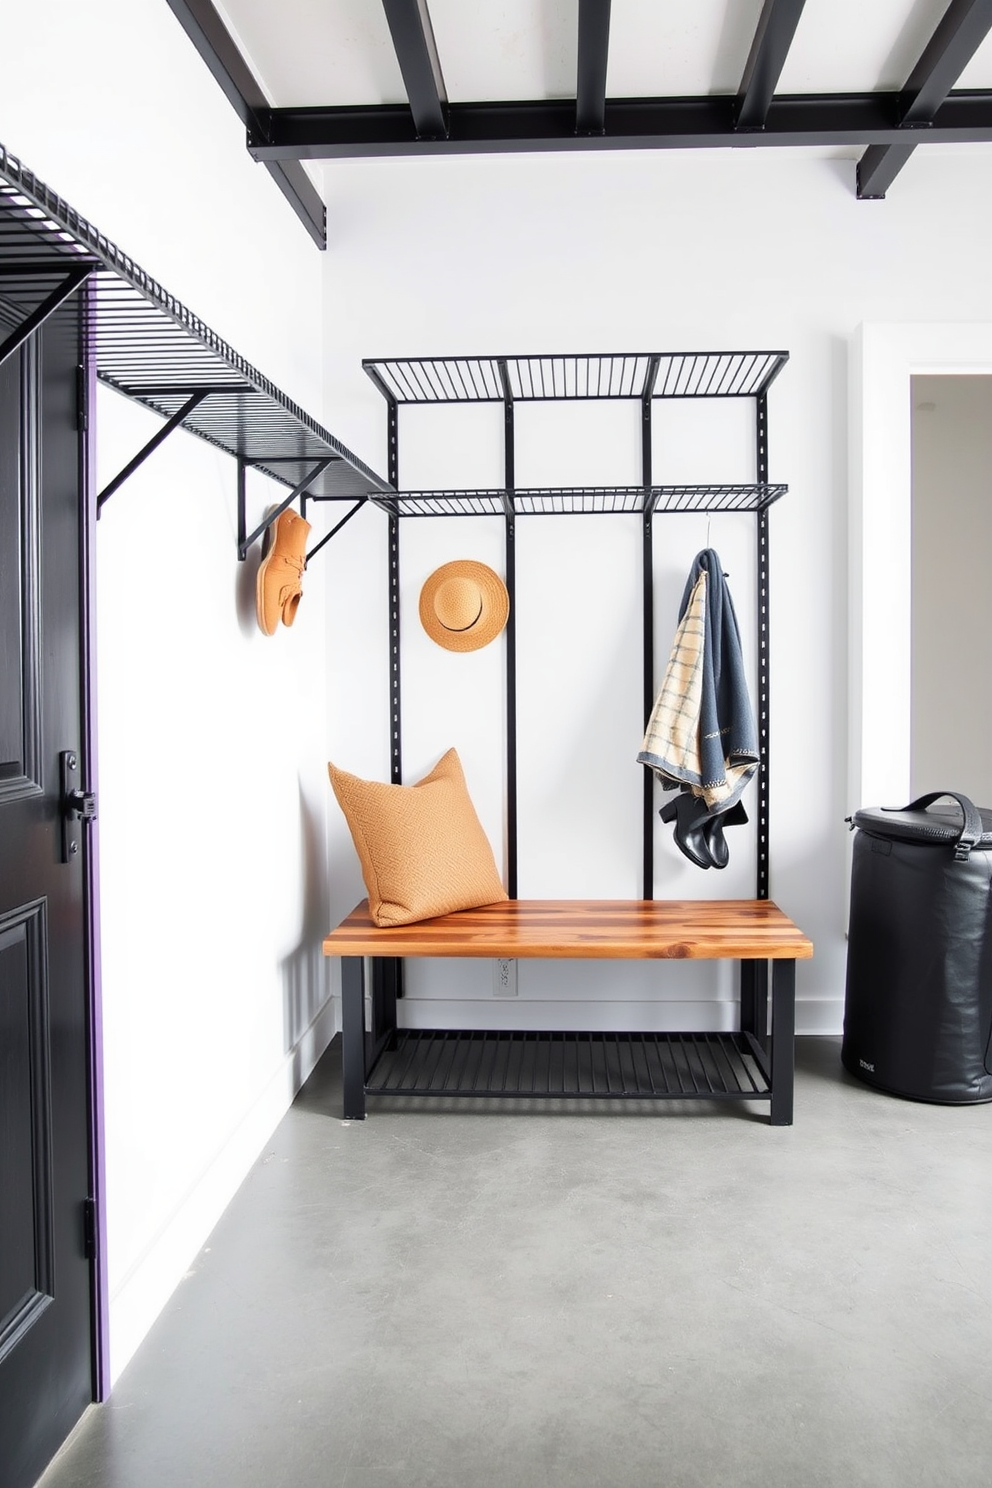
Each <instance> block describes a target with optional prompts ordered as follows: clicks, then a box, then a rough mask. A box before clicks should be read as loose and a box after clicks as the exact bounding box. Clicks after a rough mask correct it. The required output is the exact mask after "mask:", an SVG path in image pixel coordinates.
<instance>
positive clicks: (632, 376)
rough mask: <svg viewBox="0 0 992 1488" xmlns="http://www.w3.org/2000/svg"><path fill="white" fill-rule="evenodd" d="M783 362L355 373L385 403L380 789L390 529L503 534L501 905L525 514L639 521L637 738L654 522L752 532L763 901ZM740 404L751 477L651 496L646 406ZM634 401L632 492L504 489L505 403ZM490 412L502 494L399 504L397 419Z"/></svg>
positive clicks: (571, 361)
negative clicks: (680, 517) (774, 457)
mask: <svg viewBox="0 0 992 1488" xmlns="http://www.w3.org/2000/svg"><path fill="white" fill-rule="evenodd" d="M788 355H789V354H788V352H784V351H743V352H626V353H615V354H607V355H598V354H574V353H573V354H569V355H561V354H555V355H550V356H496V357H405V358H367V359H366V360H365V361H363V363H362V366H363V368H364V369H365V371H366V373H367V374H368V376H369V377H370V378H371V380H372V382H373V383H374V385H375V386H376V388H378V390H379V392H380V393H381V394H382V396H383V397H384V398H385V400H386V408H387V419H388V436H387V448H388V459H389V477H390V485H391V487H392V489H391V490H389V491H380V492H377V493H375V494H373V495H371V496H370V497H369V500H370V501H371V502H372V504H374V505H376V506H379V507H381V508H382V509H383V510H384V511H386V512H387V513H388V515H389V574H390V591H389V606H390V615H389V620H390V659H389V715H390V720H391V722H390V728H391V737H390V750H391V754H390V758H391V779H392V781H393V783H394V784H398V783H400V782H401V781H402V778H403V772H402V753H401V698H400V687H401V665H400V644H399V637H400V614H399V554H400V535H399V534H400V522H401V520H403V519H409V518H411V517H437V516H445V517H453V516H454V517H471V516H498V517H502V518H503V520H504V524H505V575H504V582H505V584H506V588H507V592H508V595H509V599H510V612H509V619H508V621H507V626H506V632H505V635H506V699H505V703H506V813H507V819H506V856H507V866H506V872H507V893H508V894H509V896H510V898H511V899H515V898H516V897H517V701H516V640H517V637H516V523H517V518H518V517H526V516H531V515H542V516H547V515H603V516H605V515H615V514H617V513H626V514H633V515H637V516H639V517H640V518H641V524H642V526H641V531H642V546H641V589H642V615H643V630H642V636H643V705H644V723H645V726H646V725H647V722H648V719H649V717H650V714H651V710H652V707H653V705H654V699H655V687H656V682H655V675H654V670H655V669H654V578H653V574H654V553H653V522H654V518H655V516H656V515H662V514H664V515H668V514H672V513H686V512H731V511H733V512H748V513H753V514H754V515H755V517H756V521H757V564H756V569H757V572H756V585H757V593H756V618H757V636H756V643H757V709H756V713H757V719H756V722H757V727H758V751H759V760H760V765H759V769H758V786H757V795H758V804H757V822H756V829H755V830H756V874H755V877H756V890H755V897H756V898H758V899H767V898H768V896H769V857H768V842H769V812H768V806H769V771H770V726H769V716H770V707H769V690H770V675H769V673H770V667H769V645H770V629H769V561H768V560H769V546H768V545H769V527H768V509H769V507H770V506H771V505H772V504H773V503H774V502H775V501H777V500H778V498H779V497H780V496H781V495H783V493H784V492H785V491H787V490H788V487H787V486H784V485H773V484H771V483H770V481H769V478H768V477H769V464H768V390H769V388H770V387H771V385H772V383H773V382H774V381H775V379H776V377H777V376H778V375H779V373H780V372H781V370H782V368H783V367H784V365H785V363H786V361H787V360H788ZM741 397H746V398H751V399H753V401H754V404H755V474H756V476H757V479H756V481H754V482H753V483H751V484H749V485H726V484H724V485H678V486H660V485H654V484H653V469H652V465H653V440H652V416H651V410H652V407H653V404H654V401H655V399H680V398H741ZM563 399H583V400H590V401H605V400H611V401H612V400H616V399H627V400H634V399H637V400H639V401H640V404H641V474H642V484H641V485H640V486H595V487H573V486H563V487H542V488H540V489H529V488H521V487H517V486H516V484H515V463H514V409H515V406H516V404H517V403H518V402H557V401H561V400H563ZM452 403H464V404H468V403H502V405H503V431H504V477H503V482H504V483H503V486H502V487H500V488H498V489H489V490H462V491H459V490H447V491H404V490H401V489H400V483H399V409H400V407H401V406H403V405H406V404H419V405H421V406H424V405H429V404H437V405H448V404H452ZM654 786H655V781H654V775H653V773H652V772H651V771H649V770H645V772H644V790H643V801H642V844H643V860H642V872H643V890H642V897H643V898H645V899H653V898H654V794H655V791H654Z"/></svg>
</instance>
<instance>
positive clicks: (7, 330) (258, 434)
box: [0, 145, 386, 558]
mask: <svg viewBox="0 0 992 1488" xmlns="http://www.w3.org/2000/svg"><path fill="white" fill-rule="evenodd" d="M77 291H80V292H82V293H84V294H85V295H86V297H87V298H86V325H87V356H88V358H89V360H90V361H91V363H92V364H93V366H94V367H95V371H96V376H97V377H98V378H99V380H100V381H101V382H103V383H105V384H106V385H107V386H108V387H112V388H114V389H115V390H116V391H117V392H119V393H122V394H123V395H124V396H125V397H127V398H130V399H132V400H133V401H134V402H137V403H140V404H142V405H143V406H144V407H145V408H147V409H149V410H150V411H151V412H153V413H155V414H158V415H159V417H161V418H163V419H164V420H165V423H164V424H163V426H162V428H161V429H159V430H158V431H157V432H156V433H155V434H154V435H153V436H152V438H151V439H150V440H149V441H148V442H147V443H146V444H145V445H144V446H143V448H142V449H140V450H139V451H138V452H137V454H136V455H135V457H134V458H133V459H132V460H130V461H129V462H128V464H127V465H126V466H125V467H124V469H123V470H122V471H120V473H119V474H118V475H117V476H115V477H114V479H113V480H111V481H110V482H108V484H107V485H106V486H105V487H104V489H103V490H102V491H101V492H100V494H99V496H98V498H97V502H98V510H99V509H100V508H102V507H103V505H104V504H105V503H106V501H107V500H108V499H109V497H110V496H111V495H112V494H113V493H114V492H115V491H116V490H117V489H118V488H119V487H120V486H121V485H122V484H123V483H124V481H125V480H127V478H128V477H129V476H130V475H132V474H133V473H134V471H135V470H137V469H138V467H139V466H140V465H142V464H143V463H144V461H145V460H146V459H147V458H148V456H149V455H150V454H152V453H153V451H154V450H156V449H157V448H158V446H159V445H160V444H161V443H162V442H163V441H164V440H165V439H167V438H168V436H169V435H170V434H171V433H172V432H173V431H174V430H175V429H178V428H183V429H185V430H186V431H187V432H188V433H190V434H195V435H197V437H198V438H200V439H204V440H206V441H207V443H209V444H212V445H214V446H215V447H216V448H217V449H221V450H224V451H225V452H226V453H227V454H230V455H233V456H234V457H235V459H236V460H237V462H238V516H239V533H238V556H239V558H244V557H245V555H246V553H247V551H248V549H249V547H250V546H251V544H252V543H253V542H254V541H255V540H256V539H257V538H258V537H260V536H261V534H262V533H263V532H264V531H265V528H266V527H267V526H268V525H269V524H270V523H271V522H272V521H274V520H275V518H276V516H278V515H279V513H280V512H281V511H284V510H285V509H286V507H287V506H289V504H290V503H291V502H292V501H294V500H295V499H296V498H297V496H299V497H300V498H301V499H304V500H316V501H321V502H324V501H329V502H343V503H346V504H350V505H349V511H348V514H347V516H346V517H344V518H342V519H341V521H339V522H338V524H337V527H340V526H342V525H343V523H344V521H346V520H348V518H349V517H350V516H352V515H354V513H355V512H356V511H357V510H358V509H359V508H360V507H361V506H362V505H364V503H365V502H366V501H367V500H368V498H369V496H370V495H372V494H373V493H375V492H378V491H380V490H383V489H384V488H385V486H386V482H385V481H384V480H382V479H381V477H379V476H378V475H376V473H375V472H374V471H373V470H371V469H369V467H368V466H367V465H365V464H364V463H363V462H362V461H361V460H360V459H359V458H358V456H357V455H355V454H353V453H352V452H351V450H349V449H347V448H346V447H345V446H344V445H343V444H342V443H341V442H340V441H339V440H337V439H335V438H334V436H333V435H332V434H329V433H328V432H327V430H326V429H324V428H322V427H321V425H320V424H318V423H317V422H316V420H314V419H312V418H311V417H310V415H309V414H307V413H305V412H304V410H303V409H302V408H300V407H299V406H298V405H297V404H296V403H294V402H292V401H291V400H290V399H289V398H287V397H286V395H285V394H284V393H282V392H280V390H279V389H278V388H277V387H276V386H275V385H274V384H273V383H271V382H270V381H269V379H268V378H267V377H265V376H264V375H263V374H262V373H261V372H259V371H258V370H257V368H255V367H253V366H252V365H251V364H250V363H249V362H246V361H245V360H244V358H243V357H241V356H239V355H238V353H237V352H236V351H234V350H233V349H232V348H231V347H230V346H228V345H227V343H226V342H225V341H222V340H221V338H220V337H219V336H217V335H216V334H215V332H214V331H212V330H211V329H210V327H209V326H207V325H205V324H204V323H203V322H202V321H201V320H199V319H198V318H197V317H196V316H195V315H193V314H192V312H191V311H189V310H187V309H186V307H185V306H184V305H183V304H181V303H180V301H178V300H177V299H176V298H175V297H174V296H173V295H171V294H169V293H168V292H167V291H166V290H165V289H163V288H162V286H161V285H160V284H158V283H157V282H156V281H155V280H154V279H152V278H151V277H150V275H148V274H146V273H145V271H144V270H143V269H141V268H139V267H138V265H137V264H136V263H134V261H133V260H132V259H130V258H128V256H127V255H126V254H125V253H123V252H122V251H121V250H120V249H119V248H117V247H116V246H115V245H114V244H113V243H111V242H110V241H109V240H108V239H107V238H106V237H104V235H103V234H102V233H100V232H99V231H98V230H97V229H96V228H95V227H93V226H92V224H91V223H89V222H87V221H86V219H85V218H84V217H81V216H80V214H79V213H78V212H77V211H75V209H74V208H73V207H71V206H69V204H68V203H67V202H65V201H63V200H62V198H61V197H59V196H58V195H56V193H55V192H54V191H52V190H51V189H50V188H49V187H48V186H46V185H45V184H44V182H43V181H39V180H38V178H37V177H36V176H35V175H34V174H33V172H31V171H29V170H28V169H27V168H26V167H25V166H23V165H22V164H21V162H20V161H19V160H17V159H16V158H15V157H14V156H13V155H11V154H10V153H9V152H8V151H7V150H6V149H5V148H4V147H3V146H2V145H0V361H2V360H3V359H4V357H6V356H8V355H10V354H11V353H12V352H13V351H15V350H16V349H17V347H18V346H20V345H21V343H22V342H23V341H25V340H26V339H27V337H28V336H30V335H31V334H32V333H33V332H34V331H35V330H37V328H38V326H39V325H41V324H42V323H43V322H44V321H45V320H46V319H48V318H49V317H50V316H53V315H54V316H57V315H58V314H59V312H60V310H61V308H62V306H63V305H65V304H66V303H67V301H68V300H69V299H70V298H71V296H72V295H74V294H75V293H76V292H77ZM250 469H255V470H258V471H261V472H262V473H263V474H264V475H266V476H268V477H270V478H271V479H272V480H274V481H276V482H277V483H278V484H279V485H280V486H283V487H289V492H290V494H289V495H288V496H286V497H285V498H284V499H283V500H282V501H281V503H280V505H279V506H278V507H277V508H276V509H275V510H273V511H271V512H270V513H269V514H268V516H267V518H266V521H265V522H263V523H262V524H261V525H260V526H259V527H258V528H256V530H255V531H254V532H251V533H249V532H248V531H247V523H246V514H245V505H246V503H245V486H246V475H247V472H248V470H250ZM337 527H335V529H334V530H337ZM332 535H333V532H331V533H328V534H327V538H329V537H331V536H332ZM327 538H323V539H322V540H321V541H320V542H319V543H318V544H317V545H316V546H315V547H314V549H313V550H312V552H311V553H310V554H309V555H308V556H313V553H315V552H317V550H318V549H319V548H320V547H322V546H323V544H324V542H325V541H327Z"/></svg>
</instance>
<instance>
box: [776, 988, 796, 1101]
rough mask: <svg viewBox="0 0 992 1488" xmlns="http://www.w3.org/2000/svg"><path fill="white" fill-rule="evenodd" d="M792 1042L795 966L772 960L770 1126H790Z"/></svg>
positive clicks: (794, 1059) (794, 1036) (793, 1074)
mask: <svg viewBox="0 0 992 1488" xmlns="http://www.w3.org/2000/svg"><path fill="white" fill-rule="evenodd" d="M795 1040H796V963H795V961H776V962H775V963H774V967H773V970H772V1109H771V1124H772V1126H791V1125H792V1096H793V1086H794V1083H795V1068H796V1058H795V1054H796V1051H795Z"/></svg>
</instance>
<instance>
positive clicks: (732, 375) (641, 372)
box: [362, 351, 789, 404]
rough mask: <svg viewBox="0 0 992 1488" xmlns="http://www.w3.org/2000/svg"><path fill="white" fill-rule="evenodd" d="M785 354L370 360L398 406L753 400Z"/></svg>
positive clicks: (370, 370)
mask: <svg viewBox="0 0 992 1488" xmlns="http://www.w3.org/2000/svg"><path fill="white" fill-rule="evenodd" d="M788 359H789V353H788V352H787V351H706V352H695V351H694V352H664V353H661V352H614V353H610V354H609V355H597V356H562V355H560V354H559V355H557V356H505V357H384V358H377V357H367V358H365V360H364V361H363V362H362V366H363V367H364V369H365V371H366V373H367V374H368V376H369V377H371V378H372V381H373V382H374V383H375V384H376V386H377V387H378V389H379V391H380V392H381V393H382V394H383V395H384V396H385V397H386V398H387V399H392V400H393V401H394V402H396V403H402V404H407V403H502V402H505V401H506V400H507V399H509V400H510V401H512V402H514V403H530V402H549V401H551V400H555V401H558V400H560V399H570V398H592V399H611V400H612V399H616V398H755V397H759V396H761V395H762V394H763V393H766V392H767V391H768V388H769V387H770V385H771V383H772V382H773V381H774V380H775V378H776V377H777V376H778V374H779V372H781V370H782V368H783V367H784V366H785V363H786V362H787V361H788Z"/></svg>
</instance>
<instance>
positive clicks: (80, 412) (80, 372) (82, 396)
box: [76, 366, 90, 434]
mask: <svg viewBox="0 0 992 1488" xmlns="http://www.w3.org/2000/svg"><path fill="white" fill-rule="evenodd" d="M89 426H90V385H89V378H88V377H87V375H86V368H85V367H82V366H79V367H77V368H76V428H77V430H78V431H79V433H80V434H85V433H86V431H87V429H88V428H89Z"/></svg>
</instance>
